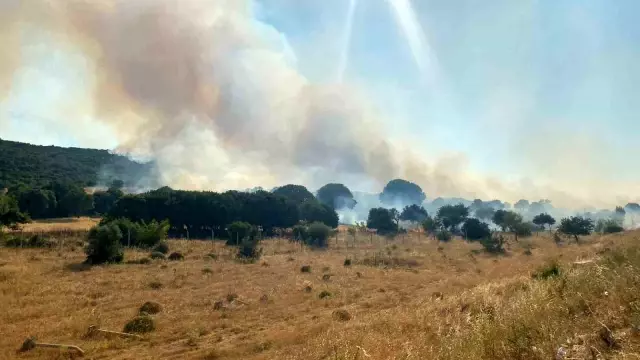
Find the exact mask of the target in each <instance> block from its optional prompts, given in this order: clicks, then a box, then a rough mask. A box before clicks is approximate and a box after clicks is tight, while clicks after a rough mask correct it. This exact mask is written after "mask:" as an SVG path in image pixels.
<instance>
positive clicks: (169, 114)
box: [0, 0, 580, 205]
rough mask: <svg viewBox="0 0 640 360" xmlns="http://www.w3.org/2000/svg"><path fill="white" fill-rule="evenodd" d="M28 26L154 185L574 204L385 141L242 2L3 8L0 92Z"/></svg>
mask: <svg viewBox="0 0 640 360" xmlns="http://www.w3.org/2000/svg"><path fill="white" fill-rule="evenodd" d="M25 28H31V29H33V28H35V29H38V30H39V31H42V32H46V33H47V34H48V35H49V36H50V37H51V38H52V39H53V42H55V46H56V47H57V48H61V49H67V50H68V51H74V52H79V53H81V54H82V55H83V57H84V58H85V59H86V60H87V63H88V64H89V65H88V67H89V69H90V73H91V81H89V80H87V84H90V97H89V100H88V102H90V105H86V104H83V105H82V108H83V109H88V110H87V112H88V113H89V114H88V115H90V116H91V117H92V118H93V119H95V121H98V122H101V123H105V124H107V125H108V126H109V127H110V128H111V129H112V130H113V132H114V134H115V135H116V137H117V140H118V143H119V144H120V149H119V150H122V151H125V152H129V153H133V154H141V155H147V156H150V157H152V158H154V159H155V160H156V161H157V163H158V167H159V172H160V174H161V177H162V179H161V182H163V183H166V184H168V185H171V186H174V187H177V188H186V189H214V190H222V189H228V188H249V187H253V186H256V185H261V186H265V187H269V186H275V185H281V184H283V183H302V184H305V185H308V186H309V187H310V188H317V187H319V186H320V185H322V184H323V183H326V182H329V181H332V182H335V181H341V182H345V183H347V184H349V185H351V186H355V185H357V184H362V183H366V182H371V183H373V184H375V186H377V187H379V188H381V186H382V185H383V184H384V183H385V182H386V181H388V180H390V179H392V178H396V177H402V178H407V179H409V180H412V181H415V182H417V183H418V184H420V185H421V186H422V187H423V189H424V190H425V192H427V194H438V195H445V196H446V195H450V196H465V197H470V198H475V197H481V198H487V199H488V198H503V199H506V200H513V198H517V197H521V196H522V197H524V196H527V195H530V196H532V198H533V197H539V198H551V199H553V200H554V201H557V202H558V203H564V204H565V205H566V204H569V203H572V205H575V204H576V203H578V202H579V201H580V197H575V196H570V195H567V194H565V193H563V192H559V191H556V192H554V193H551V194H550V193H549V191H546V189H541V188H531V187H529V188H527V189H526V191H522V188H521V187H516V188H515V189H513V188H512V187H509V186H507V185H505V184H503V183H502V182H500V181H497V180H492V179H486V178H481V177H478V176H475V175H474V174H472V173H470V172H469V171H468V170H467V166H466V162H465V158H464V156H458V155H456V156H453V157H451V158H447V159H440V160H438V161H435V162H433V163H432V164H428V163H426V162H425V161H423V160H422V158H421V157H418V156H416V155H415V154H413V152H412V151H411V150H410V146H407V147H404V148H403V147H400V146H397V145H395V144H393V143H392V142H391V141H389V140H387V139H386V138H385V136H384V134H383V131H384V130H383V127H382V125H381V124H382V123H381V122H380V121H379V119H377V118H376V114H375V111H374V110H373V109H371V108H370V107H369V106H368V104H367V103H366V101H364V100H363V99H361V98H360V97H359V96H358V95H357V91H356V90H355V89H352V88H349V87H348V85H344V84H335V85H332V84H315V83H312V82H310V81H309V80H308V79H307V78H305V77H304V76H303V75H302V74H300V73H299V72H298V71H297V70H296V68H295V65H293V64H291V62H290V61H289V60H288V59H287V57H286V56H285V55H284V54H285V52H284V51H283V50H282V42H281V40H280V39H281V35H280V34H279V33H278V32H277V31H276V30H275V29H273V28H271V27H269V26H267V25H265V24H262V23H260V22H258V21H256V20H255V17H254V14H253V9H252V6H251V2H250V1H248V0H247V1H244V0H217V1H206V2H205V1H198V0H135V1H131V0H127V1H125V0H101V1H97V0H92V1H88V0H50V1H45V0H32V1H20V0H4V1H3V2H1V3H0V40H2V41H3V44H5V46H4V47H3V48H2V49H1V50H0V56H2V59H3V62H2V64H0V91H3V93H2V95H4V94H6V92H7V90H8V89H9V90H10V89H11V87H12V79H13V77H14V75H15V73H16V72H18V71H20V69H21V66H22V59H21V58H20V54H21V50H22V48H23V47H24V46H25V44H27V43H28V42H29V41H30V39H29V38H28V36H26V35H25ZM4 59H6V61H4ZM70 101H75V99H74V100H70ZM78 106H80V105H78ZM2 121H5V120H2V119H1V118H0V122H2ZM65 121H74V120H72V119H69V120H65ZM73 135H74V136H76V137H82V136H84V135H83V134H82V133H77V134H73ZM532 189H533V190H532Z"/></svg>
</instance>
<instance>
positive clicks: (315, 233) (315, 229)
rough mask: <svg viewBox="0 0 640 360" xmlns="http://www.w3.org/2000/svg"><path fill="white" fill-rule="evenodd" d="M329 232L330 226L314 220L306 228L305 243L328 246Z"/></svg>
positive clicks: (317, 246)
mask: <svg viewBox="0 0 640 360" xmlns="http://www.w3.org/2000/svg"><path fill="white" fill-rule="evenodd" d="M330 234H331V228H330V227H328V226H327V225H325V224H323V223H320V222H315V223H313V224H311V225H309V228H308V229H307V239H306V241H305V242H306V244H307V245H309V246H311V247H315V248H323V249H324V248H326V247H328V245H329V244H328V239H329V235H330Z"/></svg>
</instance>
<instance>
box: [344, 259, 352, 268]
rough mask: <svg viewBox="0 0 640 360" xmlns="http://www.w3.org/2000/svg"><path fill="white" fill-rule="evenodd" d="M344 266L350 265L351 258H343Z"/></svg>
mask: <svg viewBox="0 0 640 360" xmlns="http://www.w3.org/2000/svg"><path fill="white" fill-rule="evenodd" d="M344 266H351V259H349V258H347V259H344Z"/></svg>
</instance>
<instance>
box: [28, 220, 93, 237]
mask: <svg viewBox="0 0 640 360" xmlns="http://www.w3.org/2000/svg"><path fill="white" fill-rule="evenodd" d="M99 222H100V219H99V218H90V217H78V218H62V219H49V220H36V221H33V222H31V223H29V224H24V225H22V229H21V230H22V231H25V232H34V233H35V232H50V231H64V230H68V231H82V230H89V229H91V227H93V226H95V225H96V224H97V223H99Z"/></svg>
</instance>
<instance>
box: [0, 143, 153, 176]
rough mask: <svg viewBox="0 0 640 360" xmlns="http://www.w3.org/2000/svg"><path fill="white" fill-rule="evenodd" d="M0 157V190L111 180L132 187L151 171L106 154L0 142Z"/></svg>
mask: <svg viewBox="0 0 640 360" xmlns="http://www.w3.org/2000/svg"><path fill="white" fill-rule="evenodd" d="M0 154H1V156H0V188H6V187H11V186H15V185H19V184H24V185H27V186H30V187H40V186H44V185H46V184H48V183H50V182H53V181H70V182H72V183H74V184H77V185H80V186H95V185H99V184H100V183H109V182H111V181H112V180H114V179H120V180H123V181H124V182H125V183H127V184H132V183H136V182H137V181H139V180H140V179H143V178H144V177H145V176H148V175H149V174H150V171H151V165H150V164H140V163H137V162H134V161H131V160H130V159H129V158H127V157H126V156H121V155H116V154H112V153H110V152H109V151H107V150H94V149H81V148H63V147H58V146H38V145H31V144H25V143H19V142H14V141H6V140H2V139H0Z"/></svg>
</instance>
